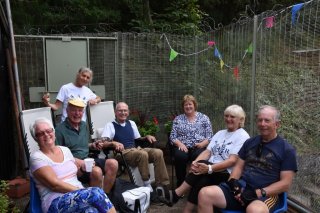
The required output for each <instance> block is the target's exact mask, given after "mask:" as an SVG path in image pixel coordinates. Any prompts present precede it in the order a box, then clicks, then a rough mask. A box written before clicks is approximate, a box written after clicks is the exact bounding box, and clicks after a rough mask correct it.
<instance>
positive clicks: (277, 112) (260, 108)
mask: <svg viewBox="0 0 320 213" xmlns="http://www.w3.org/2000/svg"><path fill="white" fill-rule="evenodd" d="M264 109H271V110H273V111H274V112H275V115H274V118H273V119H274V120H275V121H281V114H280V111H279V110H278V109H277V108H276V107H274V106H271V105H262V106H260V107H259V110H258V114H257V116H258V115H259V114H260V112H261V111H262V110H264Z"/></svg>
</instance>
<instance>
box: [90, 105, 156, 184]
mask: <svg viewBox="0 0 320 213" xmlns="http://www.w3.org/2000/svg"><path fill="white" fill-rule="evenodd" d="M88 109H89V112H87V115H88V119H87V120H88V122H89V126H90V129H91V138H92V139H93V140H94V139H96V138H99V137H101V134H102V131H103V128H104V127H105V125H106V124H107V123H108V122H112V121H114V119H115V113H114V107H113V101H104V102H101V103H99V104H96V105H92V106H90V107H89V108H88ZM103 155H104V154H102V152H101V153H100V154H99V157H103ZM128 168H129V170H130V172H131V175H132V177H130V178H131V181H132V182H133V183H134V184H136V185H138V186H143V180H142V178H141V175H140V172H139V169H138V167H131V166H128ZM149 172H150V180H151V182H154V181H155V178H154V165H153V164H149ZM131 175H130V174H129V176H131Z"/></svg>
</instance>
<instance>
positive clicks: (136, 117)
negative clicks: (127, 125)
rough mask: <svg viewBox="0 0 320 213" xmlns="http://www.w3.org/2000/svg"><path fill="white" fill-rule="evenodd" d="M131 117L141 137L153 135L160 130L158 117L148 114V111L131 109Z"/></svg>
mask: <svg viewBox="0 0 320 213" xmlns="http://www.w3.org/2000/svg"><path fill="white" fill-rule="evenodd" d="M130 117H131V119H132V120H133V121H134V122H135V123H136V124H137V127H138V130H139V132H140V135H141V136H142V137H144V136H146V135H153V136H154V135H155V134H156V133H157V132H159V131H160V128H159V122H158V119H157V118H156V117H155V116H153V117H151V116H150V115H149V111H148V110H145V111H144V112H143V111H140V110H135V109H134V110H131V116H130Z"/></svg>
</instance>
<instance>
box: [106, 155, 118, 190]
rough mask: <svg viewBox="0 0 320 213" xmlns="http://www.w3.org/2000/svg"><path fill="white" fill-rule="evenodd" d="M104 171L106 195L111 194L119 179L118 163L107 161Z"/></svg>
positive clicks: (113, 160) (112, 160)
mask: <svg viewBox="0 0 320 213" xmlns="http://www.w3.org/2000/svg"><path fill="white" fill-rule="evenodd" d="M104 170H105V175H104V179H103V190H104V192H105V193H109V192H110V191H111V189H112V187H113V184H114V182H115V180H116V177H117V171H118V161H116V160H115V159H107V160H106V163H105V167H104Z"/></svg>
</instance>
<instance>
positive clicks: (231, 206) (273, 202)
mask: <svg viewBox="0 0 320 213" xmlns="http://www.w3.org/2000/svg"><path fill="white" fill-rule="evenodd" d="M241 183H242V184H243V185H245V183H244V182H241ZM219 187H220V188H221V190H222V191H223V194H224V197H225V198H226V202H227V207H226V209H228V210H244V211H245V209H246V207H244V206H242V205H241V204H240V203H239V202H238V201H237V200H236V199H235V198H234V195H233V193H232V192H231V190H230V188H229V186H228V185H227V184H226V183H221V184H220V185H219ZM259 200H261V201H263V202H265V203H266V205H267V206H268V208H269V211H270V212H273V211H274V210H275V209H276V207H278V205H279V196H272V197H266V198H260V199H259Z"/></svg>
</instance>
